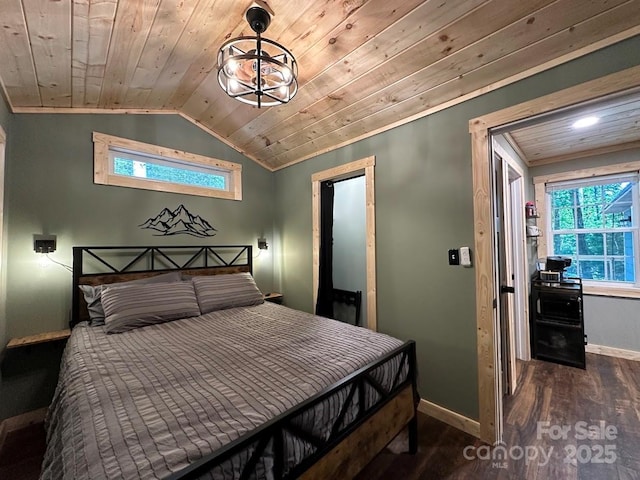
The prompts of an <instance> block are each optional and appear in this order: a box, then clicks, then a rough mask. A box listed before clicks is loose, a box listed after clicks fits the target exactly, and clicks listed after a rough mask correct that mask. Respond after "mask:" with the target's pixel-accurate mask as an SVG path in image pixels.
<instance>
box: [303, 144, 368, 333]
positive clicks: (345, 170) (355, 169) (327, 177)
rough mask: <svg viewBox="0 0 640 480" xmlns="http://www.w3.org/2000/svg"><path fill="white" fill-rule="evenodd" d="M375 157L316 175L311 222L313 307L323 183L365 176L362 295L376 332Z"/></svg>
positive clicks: (316, 286)
mask: <svg viewBox="0 0 640 480" xmlns="http://www.w3.org/2000/svg"><path fill="white" fill-rule="evenodd" d="M374 166H375V157H367V158H364V159H362V160H357V161H355V162H351V163H348V164H345V165H340V166H338V167H334V168H331V169H329V170H324V171H322V172H317V173H315V174H313V175H312V177H311V182H312V208H313V212H312V222H313V307H314V309H315V306H316V303H317V299H318V286H319V279H320V275H319V271H320V234H321V214H320V212H321V206H320V200H321V184H322V182H325V181H332V182H336V181H340V180H344V179H349V178H353V177H358V176H364V190H365V238H366V245H365V260H366V262H365V263H366V281H365V284H366V290H365V291H363V292H362V303H363V310H365V311H366V320H367V321H366V326H367V328H369V329H370V330H374V331H375V330H377V306H376V258H375V183H374Z"/></svg>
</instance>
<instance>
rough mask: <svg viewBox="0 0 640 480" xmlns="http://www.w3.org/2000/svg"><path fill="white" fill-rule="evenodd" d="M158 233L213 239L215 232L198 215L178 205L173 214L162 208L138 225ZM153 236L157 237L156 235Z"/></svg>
mask: <svg viewBox="0 0 640 480" xmlns="http://www.w3.org/2000/svg"><path fill="white" fill-rule="evenodd" d="M138 226H139V227H140V228H149V229H151V230H156V231H158V232H160V234H161V235H181V234H185V235H193V236H194V237H201V238H202V237H213V236H214V235H215V234H216V232H217V230H216V229H215V228H213V227H212V226H211V224H210V223H209V222H207V221H206V220H204V219H203V218H202V217H200V216H199V215H192V214H191V213H189V211H188V210H187V209H186V208H185V206H184V205H180V206H179V207H178V208H176V209H175V210H174V211H173V212H172V211H171V210H169V209H168V208H164V209H163V210H162V211H161V212H160V213H159V214H158V215H157V216H156V217H152V218H149V219H148V220H147V221H146V222H144V223H143V224H141V225H138ZM154 235H158V234H157V233H156V234H154Z"/></svg>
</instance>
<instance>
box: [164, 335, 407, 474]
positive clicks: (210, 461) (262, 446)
mask: <svg viewBox="0 0 640 480" xmlns="http://www.w3.org/2000/svg"><path fill="white" fill-rule="evenodd" d="M398 357H400V361H399V362H398V369H397V370H396V371H395V374H394V381H393V384H392V386H391V388H390V389H389V390H387V389H385V388H384V387H383V386H382V385H380V383H378V382H377V381H376V380H375V379H374V378H373V377H372V376H371V372H372V371H373V370H375V369H377V368H379V367H381V366H382V365H385V364H386V363H388V362H392V361H393V360H394V359H395V358H398ZM403 374H406V375H405V376H404V378H403ZM366 385H369V386H370V387H372V388H373V389H374V390H375V391H376V392H378V394H379V395H380V398H379V399H378V401H377V402H375V403H374V404H373V405H371V406H370V407H369V408H366V400H365V386H366ZM407 386H411V388H412V392H413V394H414V402H413V404H414V412H413V417H412V419H411V420H410V422H409V424H408V428H409V453H412V454H413V453H415V452H416V451H417V443H418V423H417V404H418V401H419V398H418V396H417V385H416V344H415V342H414V341H413V340H409V341H407V342H405V343H404V344H403V345H401V346H400V347H398V348H396V349H395V350H393V351H391V352H389V353H388V354H386V355H385V356H383V357H381V358H380V359H378V360H377V361H375V362H373V363H371V364H369V365H366V366H364V367H362V368H360V369H359V370H356V371H355V372H353V373H352V374H350V375H348V376H347V377H345V378H343V379H342V380H340V381H339V382H338V383H336V384H334V385H331V386H330V387H327V388H326V389H325V390H323V391H321V392H319V393H317V394H315V395H314V396H312V397H311V398H309V399H307V400H306V401H304V402H302V403H300V404H299V405H297V406H296V407H294V408H292V409H290V410H288V411H286V412H284V413H283V414H281V415H279V416H277V417H275V418H273V419H272V420H270V421H268V422H266V423H265V424H263V425H261V426H260V427H258V428H257V429H255V430H252V431H251V432H249V433H247V434H245V435H243V436H241V437H240V438H238V439H236V440H234V441H233V442H231V443H229V444H227V445H225V446H224V447H222V448H220V449H218V450H216V451H215V452H213V453H211V454H210V455H207V456H205V457H203V458H201V459H200V460H197V461H196V462H194V463H192V464H191V465H189V466H188V467H185V468H184V469H182V470H180V471H178V472H176V473H173V474H172V475H169V476H168V477H165V479H164V480H191V479H196V478H198V477H200V476H201V475H203V474H205V473H206V472H208V471H210V470H212V469H213V468H216V467H218V466H220V465H221V464H222V463H223V462H225V461H227V460H229V459H230V458H232V457H233V456H234V455H237V454H239V453H241V452H243V451H244V450H245V449H248V448H251V447H252V446H255V449H254V450H253V452H252V454H251V456H250V458H249V461H248V462H247V463H246V464H245V465H244V468H243V470H242V474H241V476H240V479H241V480H246V479H249V478H251V474H252V473H254V471H255V468H256V466H257V464H258V462H259V460H260V458H261V457H262V456H263V455H265V453H266V452H265V451H266V450H267V448H268V446H269V445H271V446H272V452H270V453H269V454H272V455H273V471H272V474H273V478H274V480H293V479H295V478H298V477H299V476H300V475H302V474H303V473H304V472H305V471H306V470H308V469H309V468H310V467H311V466H312V465H313V464H314V463H315V462H317V461H318V460H319V459H320V458H321V457H323V456H324V455H326V454H327V453H328V452H329V451H331V450H332V449H333V448H334V447H336V446H337V445H338V444H339V443H340V442H341V441H342V440H344V439H345V438H346V437H348V436H349V435H350V434H352V433H353V432H354V431H355V430H356V429H357V428H358V427H360V426H361V425H362V424H364V423H365V421H367V419H369V418H370V417H371V416H373V415H374V414H375V413H377V412H378V411H379V410H380V409H382V408H383V407H384V406H385V405H386V404H387V403H389V402H390V401H391V400H392V399H393V398H394V397H395V396H396V395H397V394H398V393H399V392H400V391H401V390H403V389H404V388H406V387H407ZM343 389H348V394H347V396H346V398H345V400H344V402H343V403H342V405H341V407H340V413H339V415H338V417H337V418H336V420H335V422H334V423H333V426H332V428H331V434H330V435H329V438H327V439H323V438H319V437H318V436H316V435H314V434H313V433H311V432H309V431H306V430H304V429H302V428H300V426H298V425H296V424H295V423H294V421H295V419H296V418H298V417H300V416H302V415H304V414H305V413H306V412H310V411H311V410H313V409H314V408H316V407H317V406H318V405H319V404H320V403H322V402H323V401H325V400H326V399H328V398H329V397H331V396H333V395H335V394H336V393H338V392H339V391H341V390H343ZM356 395H357V403H356V404H357V410H358V412H357V415H356V417H355V418H354V419H353V420H352V421H351V422H349V423H348V424H346V425H342V424H343V421H344V419H345V416H346V414H347V411H348V409H349V408H350V407H351V406H352V402H353V400H354V397H355V396H356ZM341 425H342V427H341ZM285 435H291V436H293V437H297V438H298V439H300V440H302V441H304V442H306V443H308V444H310V445H312V446H313V447H314V448H315V449H316V450H315V451H314V452H313V453H311V454H310V455H309V456H307V457H306V458H304V459H302V460H301V461H300V462H299V463H297V464H295V465H293V466H287V465H286V463H287V460H286V459H287V452H286V451H285V448H284V447H283V445H284V438H285ZM287 467H288V469H287Z"/></svg>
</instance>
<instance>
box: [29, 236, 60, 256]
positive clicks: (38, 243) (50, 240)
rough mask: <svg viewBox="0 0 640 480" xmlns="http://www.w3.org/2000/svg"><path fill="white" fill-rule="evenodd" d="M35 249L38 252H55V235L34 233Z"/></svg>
mask: <svg viewBox="0 0 640 480" xmlns="http://www.w3.org/2000/svg"><path fill="white" fill-rule="evenodd" d="M33 251H34V252H36V253H45V254H46V253H53V252H55V251H56V236H55V235H34V236H33Z"/></svg>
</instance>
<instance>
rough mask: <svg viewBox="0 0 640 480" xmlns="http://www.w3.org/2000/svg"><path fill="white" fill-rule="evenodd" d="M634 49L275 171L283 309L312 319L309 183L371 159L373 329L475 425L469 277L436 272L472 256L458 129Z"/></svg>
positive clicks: (632, 57)
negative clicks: (414, 350) (455, 256)
mask: <svg viewBox="0 0 640 480" xmlns="http://www.w3.org/2000/svg"><path fill="white" fill-rule="evenodd" d="M638 51H640V37H635V38H633V39H630V40H628V41H625V42H622V43H619V44H616V45H614V46H612V47H609V48H607V49H604V50H602V51H599V52H596V53H593V54H590V55H588V56H587V57H583V58H580V59H578V60H575V61H572V62H570V63H568V64H565V65H562V66H560V67H557V68H554V69H552V70H549V71H546V72H543V73H541V74H538V75H535V76H534V77H531V78H528V79H525V80H522V81H520V82H517V83H515V84H513V85H509V86H507V87H504V88H501V89H499V90H497V91H495V92H491V93H489V94H486V95H483V96H481V97H478V98H476V99H473V100H470V101H467V102H464V103H462V104H460V105H457V106H454V107H451V108H448V109H446V110H443V111H441V112H438V113H436V114H433V115H430V116H427V117H424V118H422V119H420V120H416V121H414V122H411V123H409V124H406V125H403V126H401V127H398V128H395V129H393V130H390V131H388V132H385V133H382V134H379V135H376V136H373V137H371V138H368V139H365V140H362V141H360V142H357V143H355V144H352V145H349V146H346V147H343V148H340V149H338V150H335V151H332V152H329V153H327V154H324V155H321V156H318V157H316V158H313V159H311V160H309V161H306V162H302V163H299V164H296V165H293V166H291V167H289V168H285V169H283V170H280V171H278V172H276V174H275V177H276V189H275V192H276V212H277V214H276V229H277V231H278V232H279V233H280V235H281V242H282V262H281V264H280V265H279V268H280V269H281V273H280V274H281V278H282V292H283V293H284V294H285V298H286V303H287V305H289V306H293V307H295V308H299V309H303V310H308V311H310V310H312V295H313V293H312V270H311V262H312V256H311V255H312V252H311V247H312V238H311V175H312V174H313V173H314V172H317V171H320V170H325V169H327V168H331V167H334V166H336V165H340V164H344V163H347V162H350V161H354V160H358V159H361V158H364V157H367V156H370V155H375V156H376V167H375V177H376V179H375V182H376V246H377V278H378V284H377V288H378V328H379V330H380V331H381V332H385V333H389V334H391V335H395V336H397V337H399V338H402V339H409V338H412V339H415V340H416V341H417V343H418V372H419V377H420V378H419V389H420V394H421V396H422V397H423V398H425V399H427V400H429V401H432V402H434V403H436V404H439V405H441V406H444V407H446V408H449V409H451V410H454V411H457V412H460V413H462V414H463V415H467V416H469V417H472V418H478V385H477V383H478V377H477V361H476V333H475V331H476V318H475V276H474V275H475V272H474V269H473V268H471V269H465V268H462V267H452V266H449V265H448V263H447V250H448V249H449V248H457V247H460V246H463V245H468V246H471V247H473V199H472V177H471V141H470V137H469V133H468V132H469V120H470V119H472V118H474V117H477V116H480V115H483V114H485V113H488V112H492V111H496V110H500V109H502V108H505V107H508V106H511V105H515V104H517V103H520V102H523V101H526V100H529V99H532V98H535V97H539V96H541V95H544V94H547V93H551V92H554V91H557V90H560V89H562V88H566V87H568V86H571V85H575V84H577V83H581V82H584V81H587V80H590V79H594V78H597V77H600V76H603V75H606V74H608V73H612V72H615V71H619V70H622V69H624V68H628V67H630V66H633V65H635V64H637V63H638V62H639V61H640V57H638V55H637V52H638ZM294 102H295V101H294Z"/></svg>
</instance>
